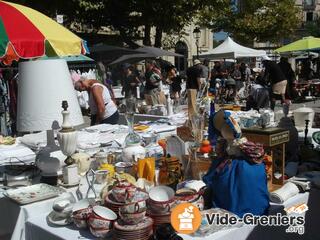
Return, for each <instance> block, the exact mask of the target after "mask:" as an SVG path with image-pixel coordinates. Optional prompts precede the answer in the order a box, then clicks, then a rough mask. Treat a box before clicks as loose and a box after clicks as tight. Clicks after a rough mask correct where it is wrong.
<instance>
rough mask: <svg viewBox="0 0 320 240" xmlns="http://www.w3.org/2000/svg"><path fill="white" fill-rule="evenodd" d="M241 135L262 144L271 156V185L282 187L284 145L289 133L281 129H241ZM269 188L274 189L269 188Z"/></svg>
mask: <svg viewBox="0 0 320 240" xmlns="http://www.w3.org/2000/svg"><path fill="white" fill-rule="evenodd" d="M241 130H242V135H243V137H246V138H247V139H248V140H249V141H251V142H254V143H261V144H263V146H264V148H265V151H266V152H268V153H269V154H271V156H272V176H271V184H272V185H280V186H281V185H283V183H284V168H285V143H286V142H288V141H289V131H287V130H285V129H281V128H258V127H252V128H242V129H241ZM270 188H273V189H274V188H276V187H275V186H270Z"/></svg>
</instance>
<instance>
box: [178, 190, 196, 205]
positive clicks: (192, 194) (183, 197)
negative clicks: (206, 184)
mask: <svg viewBox="0 0 320 240" xmlns="http://www.w3.org/2000/svg"><path fill="white" fill-rule="evenodd" d="M198 197H199V194H198V193H197V191H196V190H194V189H189V188H181V189H179V190H177V191H176V196H175V198H176V200H177V202H179V203H183V202H193V201H195V200H196V199H197V198H198Z"/></svg>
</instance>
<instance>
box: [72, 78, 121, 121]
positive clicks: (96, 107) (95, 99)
mask: <svg viewBox="0 0 320 240" xmlns="http://www.w3.org/2000/svg"><path fill="white" fill-rule="evenodd" d="M74 88H75V89H76V90H77V91H80V92H82V91H87V92H88V94H89V107H90V113H91V126H92V125H96V124H102V123H106V124H118V120H119V112H118V108H117V106H116V104H115V103H114V102H113V100H112V98H111V95H110V92H109V90H108V88H107V87H106V86H105V85H103V84H101V83H100V82H99V81H97V80H95V79H79V80H78V81H76V82H75V83H74Z"/></svg>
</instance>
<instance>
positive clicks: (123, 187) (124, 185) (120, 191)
mask: <svg viewBox="0 0 320 240" xmlns="http://www.w3.org/2000/svg"><path fill="white" fill-rule="evenodd" d="M136 190H137V188H136V187H135V186H133V185H132V184H131V183H129V182H120V183H118V184H117V185H115V186H114V187H113V188H112V191H111V193H112V196H113V197H114V199H115V200H116V201H117V202H125V201H126V200H127V201H130V200H131V199H132V198H133V196H134V193H135V192H136Z"/></svg>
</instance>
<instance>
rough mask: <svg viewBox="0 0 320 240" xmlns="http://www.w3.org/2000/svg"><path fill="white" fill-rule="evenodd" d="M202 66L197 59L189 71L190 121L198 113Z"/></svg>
mask: <svg viewBox="0 0 320 240" xmlns="http://www.w3.org/2000/svg"><path fill="white" fill-rule="evenodd" d="M200 64H201V62H200V60H198V59H196V60H194V62H193V66H192V67H189V68H188V69H187V93H188V112H189V119H191V117H192V115H194V114H195V113H196V103H197V92H198V91H199V90H200V87H201V83H200V77H201V68H200V67H199V65H200Z"/></svg>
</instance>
